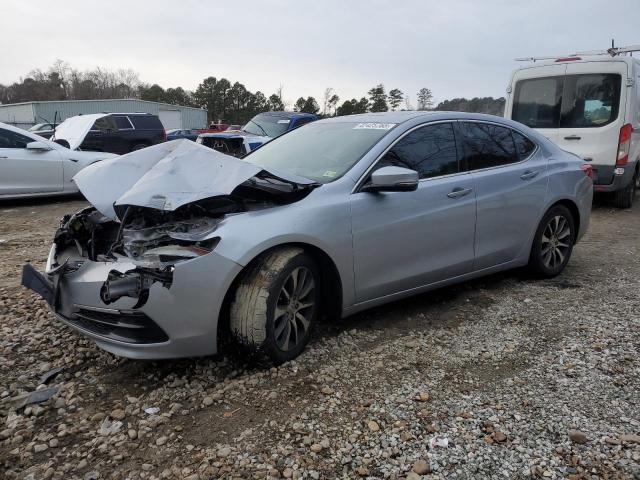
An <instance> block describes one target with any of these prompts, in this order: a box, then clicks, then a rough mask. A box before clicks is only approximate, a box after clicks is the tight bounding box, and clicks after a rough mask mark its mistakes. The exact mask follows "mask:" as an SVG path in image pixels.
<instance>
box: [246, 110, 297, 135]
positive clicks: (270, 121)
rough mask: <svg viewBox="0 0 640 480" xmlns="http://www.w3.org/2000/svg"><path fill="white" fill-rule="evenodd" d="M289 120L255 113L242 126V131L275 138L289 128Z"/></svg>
mask: <svg viewBox="0 0 640 480" xmlns="http://www.w3.org/2000/svg"><path fill="white" fill-rule="evenodd" d="M289 123H291V120H289V119H288V118H282V117H273V116H271V115H262V114H260V115H256V116H255V117H253V118H252V119H251V120H249V122H248V123H247V124H246V125H245V126H244V131H245V132H248V133H251V134H252V135H258V136H260V137H271V138H275V137H278V136H280V135H282V134H283V133H284V132H286V131H287V128H289Z"/></svg>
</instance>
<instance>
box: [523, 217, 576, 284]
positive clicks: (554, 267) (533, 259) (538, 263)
mask: <svg viewBox="0 0 640 480" xmlns="http://www.w3.org/2000/svg"><path fill="white" fill-rule="evenodd" d="M575 238H576V232H575V223H574V220H573V215H571V212H570V211H569V209H568V208H567V207H565V206H564V205H556V206H554V207H551V208H550V209H549V211H548V212H547V213H546V214H545V216H544V217H542V220H541V221H540V225H538V230H537V231H536V235H535V237H534V239H533V246H532V247H531V254H530V256H529V265H528V268H529V270H530V271H531V272H532V273H533V274H535V275H536V276H538V277H542V278H553V277H555V276H557V275H559V274H560V273H561V272H562V270H564V267H566V265H567V263H568V262H569V258H571V252H572V251H573V244H574V243H575Z"/></svg>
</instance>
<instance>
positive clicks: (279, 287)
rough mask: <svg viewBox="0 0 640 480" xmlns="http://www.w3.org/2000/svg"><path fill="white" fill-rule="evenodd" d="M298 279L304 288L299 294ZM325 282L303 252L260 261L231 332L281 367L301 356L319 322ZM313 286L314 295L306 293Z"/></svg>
mask: <svg viewBox="0 0 640 480" xmlns="http://www.w3.org/2000/svg"><path fill="white" fill-rule="evenodd" d="M303 275H304V278H302V279H301V277H302V276H303ZM309 276H310V277H309ZM293 278H297V281H298V282H299V284H300V290H299V292H298V293H295V291H294V290H295V288H294V287H295V284H296V281H295V280H293ZM321 278H322V277H321V275H320V270H319V268H318V265H317V263H316V262H315V260H314V258H313V257H312V256H310V255H309V254H307V253H305V251H304V250H303V249H301V248H298V247H287V248H281V249H278V250H274V251H271V252H269V253H267V254H265V255H263V256H261V257H259V258H258V259H256V261H254V262H253V264H252V265H250V266H249V267H248V270H247V272H246V274H245V275H244V277H243V279H242V280H241V282H240V284H239V285H238V287H237V289H236V292H235V295H234V299H233V301H232V303H231V309H230V329H231V334H232V336H233V337H234V338H235V340H236V342H238V343H239V344H241V345H243V346H246V347H248V348H249V349H250V350H251V351H253V352H255V353H258V354H263V355H265V356H267V357H268V358H269V359H270V360H271V361H272V362H273V363H275V364H276V365H279V364H281V363H284V362H287V361H289V360H292V359H294V358H295V357H297V356H298V355H300V353H301V352H302V350H303V349H304V347H305V346H306V345H307V343H308V342H309V339H310V337H311V331H312V330H313V327H314V325H315V323H316V319H317V318H318V312H319V309H320V299H321V295H320V294H321V291H320V289H321V284H320V282H321ZM309 285H311V290H309V292H305V291H304V290H305V289H306V288H308V287H309ZM305 293H306V294H305ZM303 294H305V295H303ZM308 304H312V305H311V306H306V305H308ZM303 306H304V308H302V307H303ZM283 310H284V311H285V313H283ZM303 320H304V321H303Z"/></svg>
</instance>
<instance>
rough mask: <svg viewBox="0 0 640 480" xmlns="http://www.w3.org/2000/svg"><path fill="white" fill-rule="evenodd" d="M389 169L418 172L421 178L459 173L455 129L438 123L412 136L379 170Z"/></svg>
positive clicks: (388, 155) (396, 148) (401, 142)
mask: <svg viewBox="0 0 640 480" xmlns="http://www.w3.org/2000/svg"><path fill="white" fill-rule="evenodd" d="M388 166H396V167H404V168H409V169H411V170H415V171H416V172H418V174H419V175H420V178H429V177H439V176H441V175H448V174H451V173H458V171H459V169H458V154H457V150H456V140H455V137H454V134H453V126H452V125H451V124H450V123H438V124H436V125H427V126H425V127H422V128H418V129H416V130H414V131H412V132H410V133H408V134H407V135H406V136H404V137H403V138H401V139H400V140H398V143H396V144H395V145H394V146H393V148H392V149H391V150H389V151H388V152H387V153H386V154H385V156H384V157H383V158H382V159H381V160H380V161H379V162H378V163H377V164H376V168H380V167H388Z"/></svg>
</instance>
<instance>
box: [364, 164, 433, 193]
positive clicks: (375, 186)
mask: <svg viewBox="0 0 640 480" xmlns="http://www.w3.org/2000/svg"><path fill="white" fill-rule="evenodd" d="M419 181H420V177H419V175H418V172H416V171H415V170H409V169H408V168H404V167H392V166H389V167H382V168H379V169H378V170H375V171H374V172H373V173H372V174H371V178H370V180H369V182H368V183H366V184H365V185H364V186H363V187H362V191H363V192H411V191H413V190H415V189H417V188H418V182H419Z"/></svg>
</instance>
